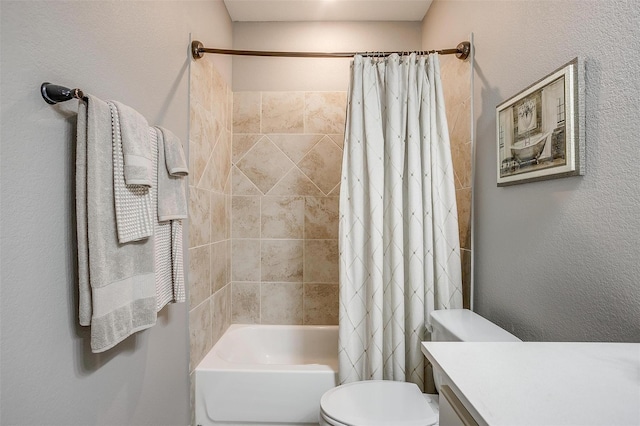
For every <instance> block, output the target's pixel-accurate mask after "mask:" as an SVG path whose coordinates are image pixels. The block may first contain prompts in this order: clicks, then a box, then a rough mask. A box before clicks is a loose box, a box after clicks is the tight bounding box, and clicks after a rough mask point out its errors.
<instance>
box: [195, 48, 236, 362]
mask: <svg viewBox="0 0 640 426" xmlns="http://www.w3.org/2000/svg"><path fill="white" fill-rule="evenodd" d="M190 77H191V78H190V82H191V83H190V84H191V85H190V102H189V104H190V124H189V125H190V130H189V171H190V173H189V278H188V279H189V340H190V345H191V350H190V354H191V360H190V371H193V369H195V367H196V366H197V365H198V363H199V362H200V361H201V360H202V358H203V357H204V355H205V354H206V353H207V352H208V351H209V350H210V349H211V347H212V346H213V344H214V343H215V342H216V341H217V340H218V338H219V337H220V336H221V335H222V333H223V332H224V331H225V330H226V329H227V327H228V326H229V324H230V323H231V284H230V264H231V239H230V228H231V214H230V205H231V177H230V176H231V113H232V111H231V105H232V102H233V98H232V93H231V90H230V88H229V86H228V85H227V84H226V83H225V81H224V79H223V78H222V77H221V76H220V74H219V73H218V71H217V70H216V69H215V68H214V67H213V65H211V63H210V62H209V61H208V60H207V58H203V59H200V60H198V61H192V63H191V76H190Z"/></svg>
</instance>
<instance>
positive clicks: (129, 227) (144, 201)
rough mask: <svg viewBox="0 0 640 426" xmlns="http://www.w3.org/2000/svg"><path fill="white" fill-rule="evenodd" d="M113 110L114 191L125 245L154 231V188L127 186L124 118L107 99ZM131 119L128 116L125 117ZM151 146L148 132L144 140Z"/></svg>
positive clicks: (117, 221)
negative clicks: (123, 138) (152, 199)
mask: <svg viewBox="0 0 640 426" xmlns="http://www.w3.org/2000/svg"><path fill="white" fill-rule="evenodd" d="M107 104H108V105H109V109H110V111H111V131H112V150H113V191H114V198H115V206H116V225H117V226H116V228H117V230H118V241H119V242H120V243H121V244H124V243H128V242H130V241H138V240H142V239H144V238H148V237H150V236H151V235H152V234H153V214H152V210H153V209H152V207H151V204H152V203H151V191H150V190H149V189H150V188H149V187H148V186H145V185H127V184H126V183H125V176H124V154H123V150H122V130H121V129H122V126H121V122H122V121H121V117H120V115H119V113H118V109H117V108H116V105H115V103H113V102H107ZM122 119H123V120H125V121H126V120H127V118H126V117H122ZM140 142H141V144H143V143H146V144H147V145H149V147H150V146H151V141H150V139H149V135H148V133H147V136H146V138H144V139H143V140H142V141H140Z"/></svg>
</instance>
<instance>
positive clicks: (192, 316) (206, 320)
mask: <svg viewBox="0 0 640 426" xmlns="http://www.w3.org/2000/svg"><path fill="white" fill-rule="evenodd" d="M189 346H190V348H191V349H190V351H189V353H190V355H191V359H190V369H191V371H193V370H194V369H195V368H196V366H197V365H198V363H199V362H200V361H202V358H204V356H205V355H206V354H207V352H209V350H210V349H211V346H213V344H212V342H211V310H210V308H209V301H208V300H205V301H204V302H202V303H201V304H199V305H198V306H197V307H195V308H194V309H192V310H191V311H190V312H189Z"/></svg>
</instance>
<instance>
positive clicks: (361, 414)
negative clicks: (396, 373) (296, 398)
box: [320, 380, 438, 426]
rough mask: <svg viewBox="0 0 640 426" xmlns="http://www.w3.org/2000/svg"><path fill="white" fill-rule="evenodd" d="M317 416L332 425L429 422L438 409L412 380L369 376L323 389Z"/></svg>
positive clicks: (382, 425) (414, 425) (391, 425)
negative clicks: (397, 380) (369, 378)
mask: <svg viewBox="0 0 640 426" xmlns="http://www.w3.org/2000/svg"><path fill="white" fill-rule="evenodd" d="M320 416H321V417H322V419H323V420H324V421H325V422H326V423H328V424H330V425H333V426H430V425H433V424H436V423H437V422H438V413H436V412H435V411H434V410H433V408H431V407H430V406H429V404H428V403H427V402H426V401H425V398H424V397H423V395H422V393H421V392H420V389H418V386H416V385H415V384H413V383H405V382H394V381H388V380H371V381H364V382H354V383H347V384H345V385H341V386H338V387H336V388H333V389H331V390H329V391H327V392H326V393H325V394H324V395H323V396H322V398H321V400H320Z"/></svg>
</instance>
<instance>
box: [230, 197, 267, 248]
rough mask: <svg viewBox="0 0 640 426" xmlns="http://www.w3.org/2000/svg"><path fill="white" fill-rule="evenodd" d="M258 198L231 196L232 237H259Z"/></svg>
mask: <svg viewBox="0 0 640 426" xmlns="http://www.w3.org/2000/svg"><path fill="white" fill-rule="evenodd" d="M260 198H261V197H246V196H233V197H231V237H232V238H260Z"/></svg>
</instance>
